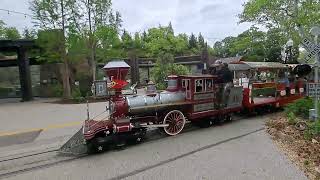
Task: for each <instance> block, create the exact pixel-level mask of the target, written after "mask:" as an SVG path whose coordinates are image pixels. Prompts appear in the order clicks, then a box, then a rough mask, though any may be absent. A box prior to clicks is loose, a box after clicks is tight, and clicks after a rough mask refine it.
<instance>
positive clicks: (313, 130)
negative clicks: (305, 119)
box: [303, 121, 320, 140]
mask: <svg viewBox="0 0 320 180" xmlns="http://www.w3.org/2000/svg"><path fill="white" fill-rule="evenodd" d="M303 135H304V138H305V139H307V140H311V139H312V138H313V137H315V136H320V121H315V122H311V123H308V128H307V129H306V130H305V131H304V134H303Z"/></svg>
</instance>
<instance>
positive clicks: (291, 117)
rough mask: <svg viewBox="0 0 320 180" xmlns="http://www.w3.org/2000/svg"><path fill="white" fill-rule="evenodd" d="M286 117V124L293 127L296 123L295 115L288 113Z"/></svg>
mask: <svg viewBox="0 0 320 180" xmlns="http://www.w3.org/2000/svg"><path fill="white" fill-rule="evenodd" d="M287 116H288V123H289V124H290V125H295V124H296V123H297V118H296V115H295V114H294V113H293V112H290V113H289V114H288V115H287Z"/></svg>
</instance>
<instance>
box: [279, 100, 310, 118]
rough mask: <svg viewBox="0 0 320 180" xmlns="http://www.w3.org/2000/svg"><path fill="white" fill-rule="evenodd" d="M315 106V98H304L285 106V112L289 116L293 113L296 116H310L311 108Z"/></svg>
mask: <svg viewBox="0 0 320 180" xmlns="http://www.w3.org/2000/svg"><path fill="white" fill-rule="evenodd" d="M312 108H313V100H312V99H311V98H308V97H306V98H303V99H299V100H296V101H294V102H293V103H290V104H288V105H287V106H286V107H285V113H286V114H287V116H288V115H289V114H290V113H293V114H294V115H295V116H300V117H303V118H308V117H309V109H312Z"/></svg>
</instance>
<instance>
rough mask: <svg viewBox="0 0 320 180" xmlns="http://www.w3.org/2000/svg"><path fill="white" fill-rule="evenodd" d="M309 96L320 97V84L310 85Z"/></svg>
mask: <svg viewBox="0 0 320 180" xmlns="http://www.w3.org/2000/svg"><path fill="white" fill-rule="evenodd" d="M307 92H308V96H311V97H315V96H316V94H317V96H318V97H320V83H308V88H307Z"/></svg>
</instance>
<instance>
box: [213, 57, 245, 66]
mask: <svg viewBox="0 0 320 180" xmlns="http://www.w3.org/2000/svg"><path fill="white" fill-rule="evenodd" d="M216 61H221V62H222V63H227V64H230V63H235V62H240V61H243V56H236V57H228V58H220V59H217V60H216Z"/></svg>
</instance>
